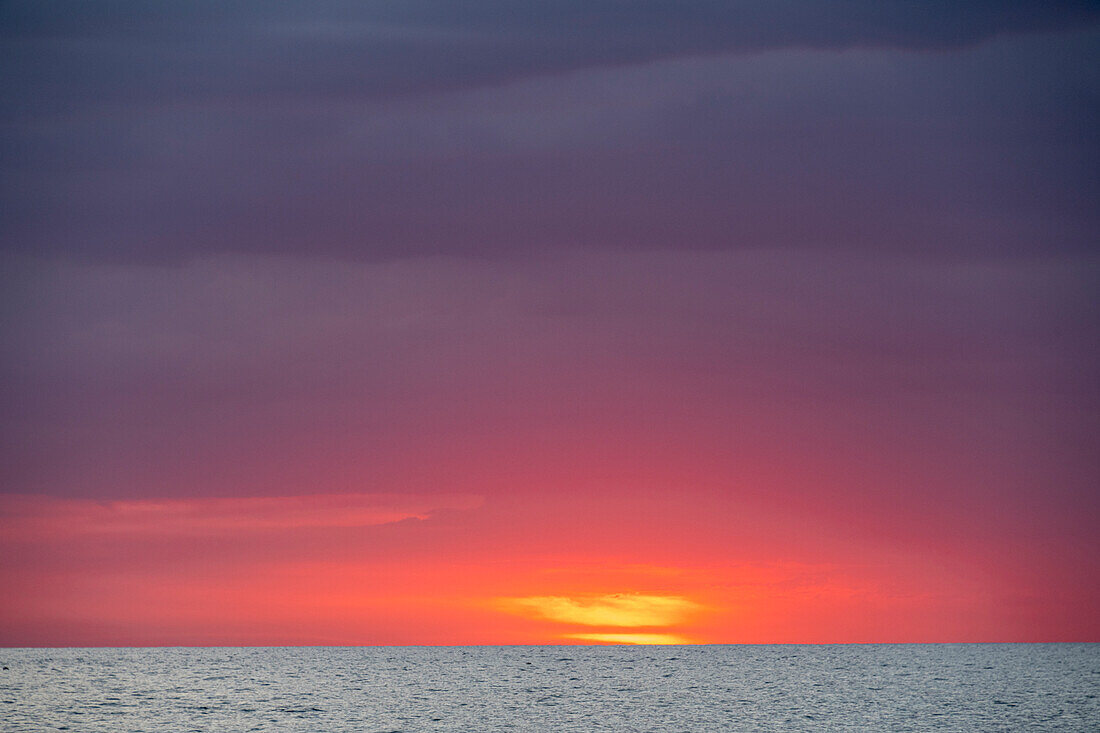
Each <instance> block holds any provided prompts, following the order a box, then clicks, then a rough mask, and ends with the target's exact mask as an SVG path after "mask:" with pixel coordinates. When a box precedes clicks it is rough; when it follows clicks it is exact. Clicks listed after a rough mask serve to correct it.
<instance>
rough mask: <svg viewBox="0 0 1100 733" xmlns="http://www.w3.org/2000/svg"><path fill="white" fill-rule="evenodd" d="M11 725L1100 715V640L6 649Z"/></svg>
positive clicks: (399, 727)
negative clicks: (1068, 641)
mask: <svg viewBox="0 0 1100 733" xmlns="http://www.w3.org/2000/svg"><path fill="white" fill-rule="evenodd" d="M0 666H6V667H8V669H7V670H4V671H3V672H0V674H2V676H0V729H2V730H4V731H35V732H38V731H49V730H72V731H87V732H91V731H111V732H112V733H116V732H118V731H133V732H135V733H136V732H138V731H172V732H173V733H178V732H181V731H311V732H317V733H320V732H337V731H438V730H452V731H506V730H507V731H659V732H660V733H667V732H668V731H779V730H783V731H791V730H851V731H868V730H872V731H925V730H952V731H1022V730H1067V731H1068V730H1072V731H1096V730H1100V700H1098V699H1097V695H1098V693H1100V645H1096V644H978V645H868V646H859V645H857V646H848V645H844V646H786V645H781V646H690V647H670V646H661V647H442V648H441V647H361V648H354V647H352V648H317V647H310V648H211V649H189V648H176V649H0Z"/></svg>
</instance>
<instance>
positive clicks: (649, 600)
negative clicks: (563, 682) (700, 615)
mask: <svg viewBox="0 0 1100 733" xmlns="http://www.w3.org/2000/svg"><path fill="white" fill-rule="evenodd" d="M501 605H502V606H503V607H504V608H505V610H510V611H512V612H514V613H519V614H520V615H524V616H529V617H534V618H542V619H548V620H550V621H558V622H561V623H568V624H580V625H583V626H617V627H640V626H641V627H649V626H672V625H674V624H677V623H681V622H682V621H683V620H684V619H685V618H686V617H687V616H688V615H690V614H691V613H692V612H694V611H697V610H699V609H701V608H702V607H701V606H700V605H699V604H698V603H696V602H694V601H691V600H688V599H687V598H683V597H681V596H657V595H640V594H633V593H630V594H627V593H615V594H609V595H601V596H586V597H581V598H572V597H568V596H530V597H527V598H506V599H502V604H501ZM577 638H579V637H577Z"/></svg>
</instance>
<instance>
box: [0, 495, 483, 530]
mask: <svg viewBox="0 0 1100 733" xmlns="http://www.w3.org/2000/svg"><path fill="white" fill-rule="evenodd" d="M481 502H482V499H481V497H477V496H472V495H454V496H397V495H389V494H317V495H306V496H277V497H263V496H261V497H233V498H193V499H192V498H183V499H176V498H173V499H137V500H123V501H95V500H89V499H66V498H55V497H46V496H22V495H17V496H4V497H0V528H2V529H3V532H4V535H5V536H6V537H8V538H9V539H26V538H34V537H42V536H57V535H144V534H156V535H173V534H203V533H228V532H233V533H236V532H250V531H253V532H257V531H271V530H293V529H306V528H314V529H316V528H326V527H330V528H338V527H366V526H371V525H379V524H390V523H392V522H400V521H403V520H407V519H428V518H429V517H430V516H431V515H432V514H433V513H435V512H438V511H440V510H446V509H473V508H476V507H477V506H479V505H480V504H481Z"/></svg>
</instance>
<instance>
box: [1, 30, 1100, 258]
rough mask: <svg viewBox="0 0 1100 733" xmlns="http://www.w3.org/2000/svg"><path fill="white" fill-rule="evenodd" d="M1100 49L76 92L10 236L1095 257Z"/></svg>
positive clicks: (29, 165)
mask: <svg viewBox="0 0 1100 733" xmlns="http://www.w3.org/2000/svg"><path fill="white" fill-rule="evenodd" d="M93 27H94V24H93ZM139 35H140V34H139ZM142 37H144V36H142ZM152 45H155V44H152ZM1097 48H1098V43H1097V41H1096V36H1095V35H1093V34H1087V33H1086V34H1081V33H1077V34H1066V35H1060V36H1036V37H1026V38H1024V37H1021V38H1013V39H1002V40H998V41H995V42H991V43H988V44H984V45H982V46H980V47H977V48H972V49H967V50H962V51H953V52H951V53H944V54H920V53H910V52H899V51H891V50H883V49H863V50H853V51H849V52H847V53H845V54H834V53H828V52H821V51H813V50H787V51H782V52H774V53H769V54H763V55H756V56H737V57H718V58H711V59H688V60H675V61H664V62H660V63H654V64H648V65H643V66H636V67H625V68H615V69H603V70H588V71H586V72H584V73H577V74H573V75H568V76H552V77H540V78H538V79H529V80H526V81H525V82H523V83H516V84H511V85H508V86H505V87H489V88H480V89H475V90H465V91H463V92H461V93H456V92H450V93H445V94H433V95H425V96H419V97H415V98H409V99H384V100H383V99H375V100H373V101H372V100H367V99H361V100H352V101H349V100H340V99H327V100H323V101H303V100H301V99H299V98H296V97H294V96H293V95H288V94H285V93H279V94H275V93H272V94H271V96H269V97H268V98H266V99H264V100H260V99H257V98H254V97H251V96H247V95H246V96H242V97H239V98H238V97H235V96H233V95H230V96H228V97H226V98H225V99H223V100H220V101H216V102H215V101H207V102H202V103H199V102H196V101H194V100H191V101H186V100H184V99H179V100H176V101H174V102H168V101H166V102H165V103H163V104H153V103H145V104H141V105H133V104H119V103H111V102H108V101H100V102H97V103H94V104H93V103H91V102H88V103H81V104H75V103H73V104H72V105H71V109H70V110H69V111H68V112H67V113H65V114H48V115H47V114H37V115H35V116H32V117H31V118H26V119H22V118H18V119H13V120H10V121H9V124H8V125H7V126H6V128H5V129H4V143H5V148H6V150H5V156H4V159H3V160H4V164H3V165H4V180H3V183H4V193H3V196H2V203H0V206H2V214H3V216H2V221H3V224H2V225H0V226H2V227H3V230H4V232H5V234H6V236H5V242H6V245H7V247H8V248H14V249H18V250H22V251H35V252H40V253H50V252H53V253H56V252H66V253H75V254H79V255H81V256H85V257H90V258H93V259H102V258H106V259H113V260H115V261H127V260H133V259H137V260H140V261H165V260H174V259H180V258H184V259H185V258H187V257H190V256H193V255H196V254H201V253H204V252H219V251H234V252H252V253H260V252H282V253H297V254H302V253H309V254H323V255H338V256H343V257H353V258H365V259H391V258H397V257H406V256H423V255H431V254H440V253H459V254H476V255H499V254H503V253H513V252H530V251H532V250H535V249H540V248H545V247H561V246H599V247H613V248H644V249H654V248H678V249H726V248H733V247H773V246H774V247H800V248H821V247H825V248H843V249H852V248H855V249H864V250H874V249H883V248H886V249H893V250H905V251H912V252H923V253H935V254H939V255H943V254H952V255H956V254H957V255H964V256H967V255H983V256H984V255H989V254H999V253H1007V254H1012V255H1019V254H1028V253H1034V252H1051V251H1067V252H1079V251H1082V250H1085V249H1089V248H1091V246H1092V244H1093V242H1094V233H1095V231H1096V226H1097V213H1096V212H1097V211H1098V209H1097V207H1096V206H1095V202H1096V200H1097V198H1098V196H1100V193H1098V188H1100V187H1098V181H1097V177H1096V174H1095V171H1096V167H1095V165H1094V161H1095V160H1096V152H1097V145H1098V138H1097V132H1096V128H1095V125H1094V124H1093V121H1094V114H1093V112H1094V110H1095V109H1096V108H1097V105H1098V98H1097V96H1098V95H1097V91H1096V90H1097V89H1100V78H1098V76H1100V72H1098V71H1097V69H1100V65H1098V64H1095V63H1092V62H1093V61H1095V60H1096V58H1097V56H1098V53H1097ZM219 63H220V62H219ZM213 68H219V67H218V66H217V64H215V65H214V67H213ZM342 68H343V67H341V66H340V65H338V64H337V65H333V66H332V67H331V70H332V73H333V74H337V75H338V74H339V73H342V72H341V69H342ZM43 94H45V92H43Z"/></svg>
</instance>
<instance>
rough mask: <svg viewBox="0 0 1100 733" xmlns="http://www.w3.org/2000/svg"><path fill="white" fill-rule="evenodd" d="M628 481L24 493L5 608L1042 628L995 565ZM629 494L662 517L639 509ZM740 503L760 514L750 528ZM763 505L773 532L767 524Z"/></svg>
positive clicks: (221, 618)
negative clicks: (442, 490)
mask: <svg viewBox="0 0 1100 733" xmlns="http://www.w3.org/2000/svg"><path fill="white" fill-rule="evenodd" d="M619 499H620V498H619V497H616V496H614V495H611V494H608V495H604V496H579V495H576V494H574V495H571V496H567V497H562V498H556V497H551V496H550V495H548V494H547V495H543V496H541V497H524V502H525V505H520V503H518V502H512V503H509V502H507V501H504V500H501V499H500V498H499V497H493V498H490V499H489V500H486V501H481V500H480V499H479V498H478V497H477V496H476V495H474V494H473V493H472V492H471V493H468V494H463V493H461V492H454V493H453V494H440V495H420V496H404V497H399V496H393V495H389V494H381V493H380V494H355V495H344V496H321V497H309V496H297V497H260V498H249V497H244V498H232V499H218V498H199V499H188V500H182V499H174V500H170V501H168V500H159V499H158V500H153V499H150V500H141V501H123V502H118V501H107V502H96V501H89V500H77V499H47V498H35V499H31V498H29V497H8V498H5V499H0V556H4V557H9V558H15V557H18V558H20V562H19V564H15V563H9V564H7V565H5V566H3V567H0V584H2V585H3V587H5V588H9V589H18V592H12V593H9V595H8V597H7V600H6V602H5V603H4V605H3V608H2V609H0V643H9V644H15V643H17V645H26V644H40V643H45V644H63V645H74V646H96V645H139V646H140V645H189V644H197V645H211V644H214V645H218V644H226V645H238V644H261V645H268V644H275V645H283V644H288V645H293V644H321V645H339V644H352V645H357V644H427V645H431V644H563V643H564V644H688V643H754V642H815V641H832V642H866V641H894V640H898V639H904V640H908V641H942V640H990V639H993V640H997V639H1011V638H1016V639H1019V638H1021V637H1022V634H1021V633H1020V632H1019V629H1020V628H1021V627H1020V626H1018V625H1013V618H1014V616H1013V615H1012V614H1013V613H1015V614H1017V615H1019V611H1018V610H1017V609H1018V608H1020V606H1021V604H1023V603H1026V602H1027V599H1026V598H1021V599H1020V600H1018V601H1016V603H1017V606H1015V607H1013V606H1011V605H1009V604H1007V603H1005V602H1003V599H1004V598H1006V597H1011V596H1009V595H1008V594H1009V592H1010V590H1011V586H1008V585H1007V582H1008V580H1011V577H1009V578H1008V580H1001V579H1000V578H1002V577H1003V576H998V575H996V574H994V572H995V571H998V572H999V570H998V567H996V566H989V568H988V569H987V568H982V567H979V568H978V571H970V572H967V571H966V570H965V569H961V568H958V567H954V566H949V565H946V564H944V563H943V562H942V561H941V560H940V558H938V557H936V556H935V555H929V554H927V553H925V552H922V551H920V550H921V548H920V547H916V548H914V550H913V551H911V552H902V551H900V550H898V551H892V552H887V551H885V550H883V549H881V548H880V549H879V550H878V551H877V552H876V553H874V554H869V553H868V552H867V551H866V549H865V547H864V546H863V545H859V544H851V545H846V544H844V543H842V542H840V541H837V540H831V539H830V538H829V536H828V535H826V534H821V535H818V536H817V537H816V538H815V540H814V541H815V544H809V543H808V541H807V540H804V539H799V537H797V536H795V535H794V534H793V533H786V534H785V533H783V532H782V527H781V526H779V525H776V524H768V522H767V520H768V518H767V516H766V515H760V514H759V513H758V515H757V516H753V515H751V514H749V512H750V510H751V507H744V506H743V507H742V508H741V511H740V514H738V515H731V514H730V513H728V512H727V513H725V514H722V513H721V512H719V511H717V508H716V505H715V504H713V503H712V504H709V505H708V504H707V503H706V501H707V499H706V497H705V496H703V495H697V496H695V497H694V500H693V502H690V503H689V502H683V501H680V497H679V495H677V494H675V493H673V492H670V493H669V494H668V495H667V498H666V499H661V498H660V497H657V496H651V497H644V496H643V497H631V499H630V501H629V502H623V501H620V500H619ZM623 506H627V507H628V508H629V511H630V512H632V522H633V524H632V526H633V527H639V526H642V527H646V528H647V532H646V533H632V532H631V531H630V529H629V527H624V525H623V524H621V523H620V522H619V520H618V516H619V515H618V514H617V513H616V510H619V509H621V508H622V507H623ZM731 516H734V518H735V520H737V521H740V522H742V524H740V525H738V526H737V527H736V529H737V532H738V533H737V534H736V538H737V539H736V543H735V546H731V540H730V537H731V536H733V533H732V530H731V520H730V519H729V517H731ZM746 517H747V519H746ZM505 518H506V519H505ZM605 518H606V519H605ZM748 520H751V521H753V522H757V523H758V524H759V525H760V526H765V527H767V528H768V532H767V533H760V536H754V535H753V534H752V533H751V532H750V531H747V530H746V529H745V527H746V526H747V525H746V524H745V522H746V521H748ZM596 529H599V531H595V530H596ZM563 537H564V538H568V543H564V542H562V540H561V538H563ZM769 556H770V558H771V559H769ZM1013 568H1014V570H1015V571H1017V572H1019V569H1018V566H1013ZM998 584H999V585H998ZM1025 608H1026V606H1025Z"/></svg>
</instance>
